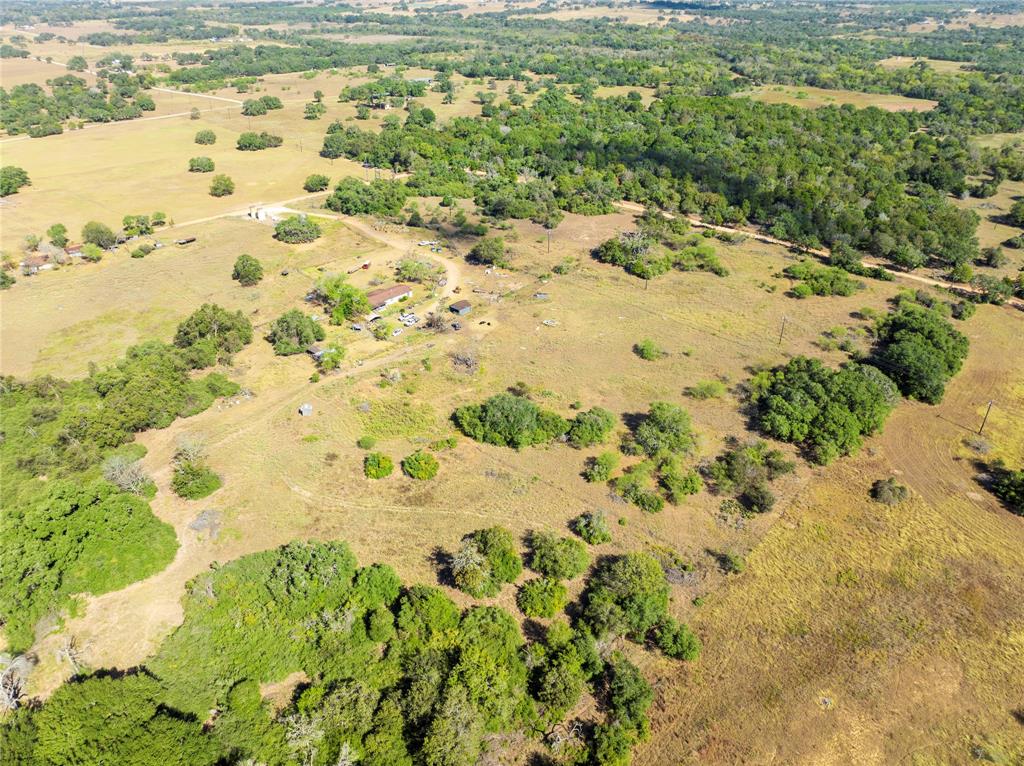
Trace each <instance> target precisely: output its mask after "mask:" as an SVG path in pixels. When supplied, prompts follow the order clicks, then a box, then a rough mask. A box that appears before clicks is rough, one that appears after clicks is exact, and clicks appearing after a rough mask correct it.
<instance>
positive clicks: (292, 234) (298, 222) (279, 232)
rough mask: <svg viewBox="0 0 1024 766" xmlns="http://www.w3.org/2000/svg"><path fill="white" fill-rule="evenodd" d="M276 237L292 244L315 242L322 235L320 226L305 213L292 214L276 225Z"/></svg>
mask: <svg viewBox="0 0 1024 766" xmlns="http://www.w3.org/2000/svg"><path fill="white" fill-rule="evenodd" d="M274 237H275V238H276V239H277V240H279V241H281V242H287V243H288V244H290V245H298V244H302V243H303V242H313V241H314V240H316V239H318V238H319V237H320V227H319V226H317V225H316V224H315V223H314V222H313V221H311V220H309V218H307V217H306V216H304V215H302V216H300V215H292V216H289V217H288V218H285V219H284V220H283V221H280V222H279V223H278V224H277V226H275V227H274Z"/></svg>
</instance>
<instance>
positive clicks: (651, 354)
mask: <svg viewBox="0 0 1024 766" xmlns="http://www.w3.org/2000/svg"><path fill="white" fill-rule="evenodd" d="M633 353H634V354H636V355H637V356H638V357H640V358H641V359H646V360H647V361H648V362H653V361H655V360H657V359H661V358H662V357H663V356H665V352H664V351H663V350H662V349H661V348H660V347H659V346H658V345H657V344H656V343H655V342H654V341H653V340H651V339H650V338H644V339H643V340H642V341H640V342H639V343H637V344H635V345H634V346H633Z"/></svg>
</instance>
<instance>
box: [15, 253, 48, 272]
mask: <svg viewBox="0 0 1024 766" xmlns="http://www.w3.org/2000/svg"><path fill="white" fill-rule="evenodd" d="M19 265H20V266H21V273H22V274H25V275H27V276H32V275H33V274H38V273H39V272H40V271H47V270H48V269H52V268H53V263H51V262H50V256H48V255H30V256H28V257H27V258H26V259H25V260H23V261H22V262H21V263H20V264H19Z"/></svg>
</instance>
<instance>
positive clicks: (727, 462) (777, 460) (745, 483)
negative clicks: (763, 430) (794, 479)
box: [705, 441, 796, 510]
mask: <svg viewBox="0 0 1024 766" xmlns="http://www.w3.org/2000/svg"><path fill="white" fill-rule="evenodd" d="M794 468H796V465H795V464H794V463H793V462H792V461H790V460H787V459H786V456H785V455H784V454H783V453H782V452H781V451H780V450H777V449H771V448H770V447H769V446H768V444H766V443H765V442H763V441H755V442H750V443H747V444H741V443H738V442H733V443H732V445H731V446H730V447H729V449H727V450H726V451H725V452H723V453H722V454H721V455H719V456H718V457H717V458H715V461H714V462H713V463H711V465H709V466H708V467H707V468H706V470H705V473H706V475H707V476H708V478H710V479H711V481H712V482H713V483H714V488H715V491H716V492H717V493H719V494H723V495H724V494H734V495H739V496H741V497H742V496H746V501H747V507H748V508H750V509H751V510H753V506H757V507H758V508H761V509H762V510H764V509H763V507H762V506H763V504H764V503H763V502H761V501H762V500H763V501H764V502H765V503H767V505H768V506H769V507H770V506H771V504H772V503H771V501H768V500H767V497H764V498H761V499H760V500H759V498H758V495H759V494H762V491H761V490H760V489H755V488H758V487H765V486H766V485H767V484H768V482H772V481H775V479H777V478H778V477H779V476H783V475H785V474H787V473H791V472H792V471H793V469H794ZM748 491H750V492H749V494H748Z"/></svg>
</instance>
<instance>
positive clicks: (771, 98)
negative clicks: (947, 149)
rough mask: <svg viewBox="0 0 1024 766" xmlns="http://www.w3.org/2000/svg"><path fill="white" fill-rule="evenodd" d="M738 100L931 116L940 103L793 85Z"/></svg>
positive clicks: (762, 89) (773, 87) (750, 93)
mask: <svg viewBox="0 0 1024 766" xmlns="http://www.w3.org/2000/svg"><path fill="white" fill-rule="evenodd" d="M736 96H737V97H747V98H752V99H754V100H755V101H761V102H764V103H766V104H790V105H792V106H800V107H804V108H806V109H817V108H818V107H820V106H829V105H833V106H841V105H843V104H851V105H853V106H855V107H857V108H858V109H864V108H867V107H869V106H875V107H878V108H879V109H884V110H886V111H887V112H910V111H914V112H927V111H930V110H932V109H934V108H935V107H936V105H937V102H935V101H929V100H927V99H923V98H907V97H906V96H895V95H892V94H888V93H861V92H859V91H854V90H829V89H826V88H812V87H809V86H800V87H797V86H789V85H764V86H761V87H759V88H754V89H753V90H749V91H743V92H741V93H737V94H736Z"/></svg>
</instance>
